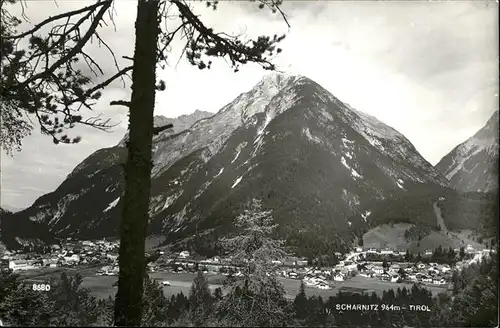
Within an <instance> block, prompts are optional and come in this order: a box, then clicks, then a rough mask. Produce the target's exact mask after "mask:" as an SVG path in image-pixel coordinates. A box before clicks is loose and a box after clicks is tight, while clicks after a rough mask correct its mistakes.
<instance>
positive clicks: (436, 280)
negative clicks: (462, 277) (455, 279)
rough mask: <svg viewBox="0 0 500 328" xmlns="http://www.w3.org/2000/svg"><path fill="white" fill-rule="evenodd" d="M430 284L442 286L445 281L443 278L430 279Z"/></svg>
mask: <svg viewBox="0 0 500 328" xmlns="http://www.w3.org/2000/svg"><path fill="white" fill-rule="evenodd" d="M432 283H433V284H435V285H444V284H446V280H445V279H444V278H434V279H432Z"/></svg>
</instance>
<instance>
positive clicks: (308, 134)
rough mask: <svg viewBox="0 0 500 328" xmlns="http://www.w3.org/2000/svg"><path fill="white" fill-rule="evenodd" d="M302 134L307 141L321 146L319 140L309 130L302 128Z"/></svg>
mask: <svg viewBox="0 0 500 328" xmlns="http://www.w3.org/2000/svg"><path fill="white" fill-rule="evenodd" d="M302 133H303V134H304V135H305V136H306V137H307V139H309V140H311V141H312V142H314V143H316V144H321V139H320V138H318V137H316V136H314V135H313V134H312V133H311V131H310V130H309V128H303V129H302Z"/></svg>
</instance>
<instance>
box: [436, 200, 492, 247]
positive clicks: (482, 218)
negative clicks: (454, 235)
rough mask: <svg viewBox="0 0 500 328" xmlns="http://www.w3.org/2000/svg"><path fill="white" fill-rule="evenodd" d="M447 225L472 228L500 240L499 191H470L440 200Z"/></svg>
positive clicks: (456, 228) (455, 228)
mask: <svg viewBox="0 0 500 328" xmlns="http://www.w3.org/2000/svg"><path fill="white" fill-rule="evenodd" d="M438 206H439V207H440V208H441V214H442V215H443V220H444V222H445V224H446V227H447V228H448V229H450V230H460V229H470V230H475V231H477V232H478V233H479V234H480V236H482V237H484V238H489V237H496V238H497V240H498V193H479V192H468V193H460V194H457V195H456V196H455V197H445V198H444V199H442V200H440V201H439V202H438Z"/></svg>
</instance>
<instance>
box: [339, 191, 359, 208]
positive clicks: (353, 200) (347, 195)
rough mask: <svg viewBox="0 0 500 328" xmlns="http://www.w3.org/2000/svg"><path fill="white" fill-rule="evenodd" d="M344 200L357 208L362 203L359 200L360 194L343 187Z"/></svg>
mask: <svg viewBox="0 0 500 328" xmlns="http://www.w3.org/2000/svg"><path fill="white" fill-rule="evenodd" d="M341 198H342V200H343V201H344V202H346V203H347V204H348V205H349V206H350V207H351V208H353V209H354V208H356V207H358V206H359V205H360V204H361V203H360V200H359V196H358V195H356V194H354V193H352V192H349V191H347V190H346V189H342V196H341Z"/></svg>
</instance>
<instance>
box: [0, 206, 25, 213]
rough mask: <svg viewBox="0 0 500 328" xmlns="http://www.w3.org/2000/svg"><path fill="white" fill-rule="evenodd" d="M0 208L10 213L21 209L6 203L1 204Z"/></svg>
mask: <svg viewBox="0 0 500 328" xmlns="http://www.w3.org/2000/svg"><path fill="white" fill-rule="evenodd" d="M0 209H3V211H8V212H11V213H16V212H19V211H22V209H20V208H17V207H13V206H9V205H6V204H2V207H1V208H0Z"/></svg>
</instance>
